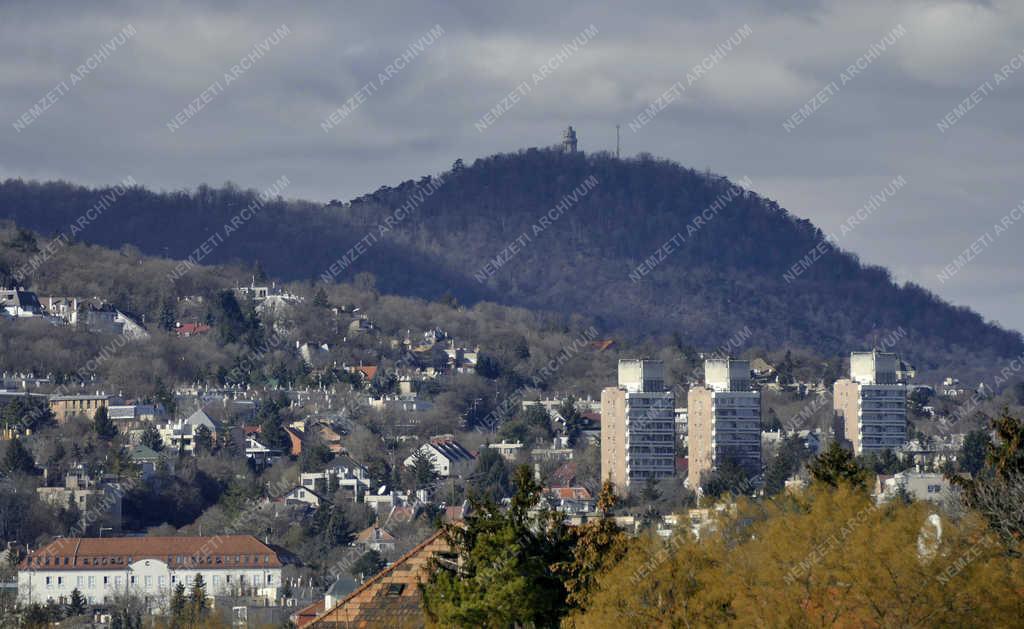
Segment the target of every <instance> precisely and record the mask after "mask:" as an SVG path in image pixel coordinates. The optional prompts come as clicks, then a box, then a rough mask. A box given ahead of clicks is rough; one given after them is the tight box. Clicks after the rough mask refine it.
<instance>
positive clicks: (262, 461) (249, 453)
mask: <svg viewBox="0 0 1024 629" xmlns="http://www.w3.org/2000/svg"><path fill="white" fill-rule="evenodd" d="M245 456H246V458H248V459H252V462H253V463H256V464H257V465H268V464H273V463H274V461H276V460H277V459H279V458H281V451H280V450H274V449H271V448H268V447H267V446H265V445H263V444H262V443H260V442H259V441H256V440H255V439H253V438H252V437H246V438H245Z"/></svg>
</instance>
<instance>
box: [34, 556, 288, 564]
mask: <svg viewBox="0 0 1024 629" xmlns="http://www.w3.org/2000/svg"><path fill="white" fill-rule="evenodd" d="M260 557H261V556H260V555H213V556H211V555H206V556H190V555H167V564H168V565H171V564H172V563H177V565H182V564H186V563H191V564H196V565H202V564H205V565H213V564H217V565H220V564H234V565H243V566H244V565H250V566H255V565H258V564H259V563H260ZM262 557H263V564H264V565H267V564H269V563H270V555H262ZM51 560H52V563H51ZM174 560H176V561H174ZM133 561H134V558H133V557H132V556H131V555H128V556H127V557H124V556H120V555H115V556H108V557H78V558H76V559H75V560H74V561H72V558H71V557H53V556H52V555H44V556H41V557H38V556H37V557H35V558H34V559H33V561H32V563H33V565H36V566H50V565H53V566H123V565H126V564H130V563H132V562H133Z"/></svg>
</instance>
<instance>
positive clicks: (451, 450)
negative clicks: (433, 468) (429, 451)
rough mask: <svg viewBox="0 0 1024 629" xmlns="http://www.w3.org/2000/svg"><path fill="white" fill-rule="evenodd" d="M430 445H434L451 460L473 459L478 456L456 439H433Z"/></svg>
mask: <svg viewBox="0 0 1024 629" xmlns="http://www.w3.org/2000/svg"><path fill="white" fill-rule="evenodd" d="M430 445H432V446H434V448H435V449H436V450H437V451H438V452H440V453H441V454H442V455H443V456H444V457H445V458H447V459H448V460H449V461H472V460H473V459H474V458H476V457H474V456H473V454H472V453H471V452H470V451H469V450H467V449H466V448H464V447H462V444H460V443H459V442H458V441H455V440H454V439H438V440H435V441H431V442H430Z"/></svg>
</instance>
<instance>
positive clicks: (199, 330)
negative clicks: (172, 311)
mask: <svg viewBox="0 0 1024 629" xmlns="http://www.w3.org/2000/svg"><path fill="white" fill-rule="evenodd" d="M209 331H210V326H208V325H206V324H205V323H183V324H181V325H180V326H178V329H177V333H178V336H195V335H197V334H206V333H207V332H209Z"/></svg>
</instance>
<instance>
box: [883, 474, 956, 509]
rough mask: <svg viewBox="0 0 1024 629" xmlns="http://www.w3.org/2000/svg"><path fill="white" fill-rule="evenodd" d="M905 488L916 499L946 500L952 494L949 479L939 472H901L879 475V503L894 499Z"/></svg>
mask: <svg viewBox="0 0 1024 629" xmlns="http://www.w3.org/2000/svg"><path fill="white" fill-rule="evenodd" d="M900 489H903V490H904V491H906V492H907V494H908V495H909V496H910V497H911V498H913V499H914V500H928V501H930V502H939V503H941V502H944V501H946V500H947V499H948V498H950V496H952V490H951V486H950V483H949V480H948V479H947V478H946V476H945V474H941V473H937V472H911V471H907V472H899V473H897V474H895V475H893V476H879V477H878V480H877V481H876V484H875V495H876V500H877V501H878V502H879V503H882V502H886V501H888V500H892V499H893V498H895V497H896V496H897V495H899V492H900Z"/></svg>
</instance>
